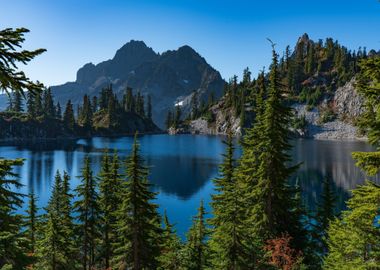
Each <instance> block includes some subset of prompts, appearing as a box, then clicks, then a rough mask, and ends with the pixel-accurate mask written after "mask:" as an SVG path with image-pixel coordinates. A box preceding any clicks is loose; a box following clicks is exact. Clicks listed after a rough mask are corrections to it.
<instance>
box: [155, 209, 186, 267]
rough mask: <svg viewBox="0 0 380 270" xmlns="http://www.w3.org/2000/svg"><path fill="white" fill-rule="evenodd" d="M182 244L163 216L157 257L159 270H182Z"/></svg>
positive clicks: (172, 227)
mask: <svg viewBox="0 0 380 270" xmlns="http://www.w3.org/2000/svg"><path fill="white" fill-rule="evenodd" d="M182 253H183V252H182V243H181V240H180V239H179V237H178V235H177V233H176V231H175V229H174V226H173V225H172V224H170V222H169V219H168V217H167V215H166V212H165V214H164V228H163V232H162V246H161V251H160V256H159V257H158V261H159V267H158V269H160V270H176V269H182V263H183V254H182Z"/></svg>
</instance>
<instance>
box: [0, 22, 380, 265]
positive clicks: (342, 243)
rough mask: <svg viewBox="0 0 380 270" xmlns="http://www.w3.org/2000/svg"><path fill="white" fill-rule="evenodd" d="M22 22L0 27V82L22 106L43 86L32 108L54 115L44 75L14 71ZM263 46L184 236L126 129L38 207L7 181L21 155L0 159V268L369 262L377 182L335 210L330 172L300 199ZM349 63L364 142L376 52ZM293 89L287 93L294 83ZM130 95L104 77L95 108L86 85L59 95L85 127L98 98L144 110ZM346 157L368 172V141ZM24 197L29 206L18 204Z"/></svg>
mask: <svg viewBox="0 0 380 270" xmlns="http://www.w3.org/2000/svg"><path fill="white" fill-rule="evenodd" d="M26 32H27V30H26V29H16V30H12V29H6V30H3V31H1V32H0V37H2V38H1V39H0V42H1V43H0V44H1V46H0V56H1V57H0V72H1V74H2V75H3V76H2V77H1V80H0V88H2V89H4V90H6V91H10V92H12V93H13V95H14V96H20V94H21V96H22V93H24V90H28V96H29V95H30V98H29V99H28V101H29V102H28V104H30V109H31V111H29V113H30V112H32V111H33V112H34V110H35V109H36V110H37V109H39V108H40V106H35V105H33V104H36V103H34V102H31V100H38V99H40V98H39V96H40V97H41V96H42V97H43V98H41V99H42V100H43V102H42V103H43V104H46V105H47V107H46V108H45V109H44V110H42V113H44V114H47V113H49V116H50V117H54V118H60V114H59V113H58V112H59V110H58V108H59V106H56V105H55V106H54V105H52V104H53V103H52V102H50V101H49V100H50V99H51V98H49V90H45V91H43V92H41V89H42V85H40V84H39V83H34V82H32V81H30V80H29V79H28V78H27V77H26V76H25V74H24V73H23V72H22V71H20V73H18V72H19V71H17V68H16V65H15V63H16V62H18V61H21V62H25V63H26V62H28V61H30V60H31V59H32V58H33V57H34V56H37V55H39V54H40V53H42V52H43V50H36V51H22V52H15V51H14V50H13V49H14V47H18V46H20V44H21V43H22V42H23V40H24V33H26ZM316 46H317V45H316ZM340 50H341V49H340ZM272 55H273V57H272V63H271V66H270V69H269V72H268V74H264V73H263V74H262V75H261V76H259V79H258V80H257V91H256V94H255V95H254V96H253V98H252V99H251V100H252V102H254V105H253V106H252V110H253V112H254V115H255V117H254V119H253V120H252V121H254V123H253V124H252V125H251V127H250V128H247V130H246V133H245V135H244V137H243V138H242V140H241V148H242V155H241V156H240V157H239V158H236V157H235V155H234V153H235V147H236V145H234V143H233V140H232V136H231V135H229V136H227V139H226V141H225V144H226V152H225V154H224V155H223V162H222V164H220V169H219V172H220V173H219V177H217V178H216V179H214V186H215V193H214V195H213V197H212V205H211V206H212V217H211V218H210V219H206V217H205V215H206V213H205V207H204V204H203V202H200V206H199V209H198V214H197V215H196V216H194V218H193V225H192V227H191V228H190V229H189V231H188V233H187V237H186V241H182V240H181V239H180V238H179V237H178V236H177V234H176V232H175V228H174V226H173V224H172V223H171V222H170V221H169V220H168V217H167V216H166V215H164V216H160V215H159V214H158V211H157V208H158V205H156V204H155V198H156V196H157V193H155V192H154V191H152V186H151V184H150V182H149V177H148V175H149V169H148V168H147V166H146V165H145V161H144V158H143V157H142V155H141V153H140V146H139V142H138V137H137V136H135V140H134V143H133V147H132V151H131V153H130V154H129V156H128V157H127V159H126V160H120V159H119V157H118V153H116V152H115V153H113V154H110V153H108V151H105V153H104V154H103V159H102V166H101V170H100V172H93V169H92V166H91V161H90V159H89V158H87V159H86V161H85V163H84V164H83V168H82V171H81V175H80V176H79V179H80V181H81V183H80V185H79V186H78V187H77V188H76V189H74V190H71V189H70V179H69V177H68V175H67V173H65V172H60V171H57V173H56V176H55V179H54V185H53V189H52V193H51V198H50V200H49V203H48V205H46V206H45V208H44V211H43V214H42V215H39V213H40V211H38V209H37V206H36V205H37V203H36V201H37V200H38V198H36V196H35V195H34V194H33V193H30V194H28V195H27V197H28V199H26V198H25V196H26V195H25V194H20V193H18V192H17V191H15V189H14V188H17V187H20V184H19V182H18V176H17V175H16V174H15V173H14V172H13V168H14V167H15V166H22V164H23V160H20V159H16V160H7V159H1V160H0V221H1V223H0V269H2V270H6V269H7V270H8V269H378V268H379V265H380V224H379V220H380V219H379V216H380V213H379V209H380V186H378V185H376V184H375V183H373V182H370V181H367V182H366V183H365V184H364V185H362V186H359V187H357V188H356V189H355V190H354V191H353V192H352V197H351V199H349V201H348V202H347V206H348V209H347V210H346V211H343V212H342V213H341V214H340V215H337V213H335V212H334V204H335V195H334V192H333V190H332V188H331V182H330V180H329V179H328V178H326V179H325V181H324V189H323V195H322V196H321V198H320V202H319V206H318V210H317V212H316V213H311V212H309V211H308V210H307V209H306V207H305V206H304V205H303V204H302V199H301V196H300V194H301V193H300V192H301V190H302V186H299V185H297V184H296V185H295V186H292V185H290V184H289V182H288V180H289V177H290V176H291V175H292V174H293V173H294V172H295V171H296V170H297V169H298V167H299V166H298V165H296V166H289V165H288V164H289V161H290V156H289V155H288V152H289V150H290V149H291V145H290V144H289V128H290V125H291V121H292V110H291V108H290V107H289V100H288V98H287V97H288V96H289V89H290V88H289V86H287V85H284V84H283V79H284V77H283V73H282V69H283V65H284V62H283V61H282V60H281V59H280V60H279V57H278V55H277V53H276V51H275V47H274V46H273V54H272ZM324 63H325V62H323V61H316V63H315V65H316V68H320V69H321V70H323V68H325V64H324ZM326 65H327V64H326ZM306 66H307V65H306ZM319 66H320V67H319ZM358 66H359V70H360V72H359V74H358V83H357V86H358V89H359V91H360V92H361V93H362V94H363V96H364V97H365V98H366V112H365V115H364V117H363V118H362V119H361V121H360V123H359V124H360V125H361V127H362V128H363V129H365V130H366V131H367V133H368V137H369V142H370V143H371V144H373V145H374V146H375V147H379V144H380V119H379V115H380V105H379V102H378V101H379V99H380V94H379V93H380V57H379V56H369V57H363V59H361V60H359V61H358ZM347 72H350V71H347ZM20 74H21V76H20ZM337 74H340V72H337ZM339 76H340V75H339ZM346 79H348V77H347V78H345V77H344V78H343V80H346ZM294 91H295V92H293V94H294V95H299V94H300V93H302V90H299V89H298V90H296V89H294ZM323 91H328V89H325V90H323ZM17 93H18V94H17ZM40 93H42V95H41V94H40ZM44 96H46V98H44ZM131 96H132V93H131V91H128V92H127V95H126V98H125V99H123V100H125V102H123V103H122V104H124V107H122V106H119V105H117V104H120V103H119V102H116V101H117V99H116V98H115V97H114V95H113V94H112V90H111V88H107V89H105V90H104V91H103V92H102V95H101V97H100V98H99V105H98V106H95V108H97V110H93V108H94V104H98V102H97V101H96V102H95V101H93V100H92V101H90V100H89V97H85V98H84V104H83V106H81V107H80V108H79V110H78V111H79V113H78V117H77V119H75V117H74V114H73V109H72V108H70V103H68V106H66V109H65V113H64V116H63V117H62V118H63V120H62V121H63V122H64V123H65V124H67V125H69V126H68V127H71V128H75V125H81V126H82V127H83V128H86V127H87V128H88V129H92V128H93V127H94V123H93V122H92V121H91V119H95V118H96V115H97V114H98V113H99V111H102V110H105V109H106V108H107V110H108V111H109V112H108V115H109V116H110V115H114V114H112V112H111V111H112V110H116V111H118V110H120V109H121V110H122V111H124V112H125V111H128V110H134V111H135V112H136V113H138V114H140V115H145V112H144V111H143V110H144V106H143V102H141V97H140V99H139V98H138V95H137V98H133V99H132V98H131ZM17 99H18V98H17ZM17 99H15V100H17ZM231 102H232V101H231ZM245 102H251V101H250V100H247V101H244V103H243V104H245ZM110 104H112V105H110ZM138 104H139V105H138ZM19 105H20V103H19V102H18V101H16V102H13V103H12V109H13V110H14V109H16V110H19V109H20V106H19ZM48 107H49V109H48V110H47V108H48ZM67 107H68V108H69V109H67ZM32 108H33V109H32ZM132 108H133V109H132ZM28 110H29V109H28ZM29 113H28V114H29ZM178 114H180V112H178ZM68 115H69V116H68ZM115 115H116V116H117V114H115ZM147 115H148V116H147V117H148V118H149V106H148V111H147ZM39 116H40V115H39ZM109 116H108V117H109ZM35 117H38V116H37V114H36V116H35ZM111 120H112V117H111ZM111 122H112V123H113V121H111ZM70 125H71V126H70ZM378 149H379V148H378ZM353 157H354V158H355V159H356V160H357V165H358V166H359V167H360V168H362V169H363V170H364V171H365V172H366V173H367V175H369V176H370V175H375V174H377V173H378V172H379V170H380V166H379V164H380V162H379V160H380V154H379V152H378V151H377V152H365V153H353ZM25 202H26V203H27V204H28V207H27V209H28V210H27V212H26V213H25V214H24V215H21V214H18V213H17V209H19V208H20V207H21V206H22V204H23V203H25Z"/></svg>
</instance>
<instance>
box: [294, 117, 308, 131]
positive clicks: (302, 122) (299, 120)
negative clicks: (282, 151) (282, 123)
mask: <svg viewBox="0 0 380 270" xmlns="http://www.w3.org/2000/svg"><path fill="white" fill-rule="evenodd" d="M292 126H293V128H295V129H301V130H304V129H305V128H306V127H307V120H306V117H305V115H304V114H303V115H301V116H299V117H298V116H295V117H294V118H293V123H292Z"/></svg>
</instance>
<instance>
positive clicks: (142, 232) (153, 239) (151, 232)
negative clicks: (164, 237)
mask: <svg viewBox="0 0 380 270" xmlns="http://www.w3.org/2000/svg"><path fill="white" fill-rule="evenodd" d="M126 165H127V171H126V175H127V181H126V186H125V191H124V195H123V202H122V204H121V207H120V209H119V211H118V223H117V236H118V241H117V244H116V249H115V256H114V259H113V262H114V265H115V267H116V268H118V269H126V268H127V269H134V270H140V269H156V268H157V266H158V261H157V260H158V255H159V251H160V246H161V238H160V233H161V228H160V217H159V215H158V213H157V205H155V204H154V203H152V200H154V199H155V196H156V193H154V192H152V191H150V188H151V185H150V184H149V182H148V179H147V175H148V169H147V167H145V165H144V160H143V158H142V157H141V154H140V146H139V144H138V141H137V134H136V136H135V140H134V143H133V146H132V153H131V155H130V156H129V157H128V158H127V162H126Z"/></svg>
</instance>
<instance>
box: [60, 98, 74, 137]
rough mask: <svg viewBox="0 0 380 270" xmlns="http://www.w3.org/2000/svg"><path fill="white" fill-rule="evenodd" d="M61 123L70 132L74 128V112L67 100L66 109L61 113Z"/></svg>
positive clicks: (69, 101)
mask: <svg viewBox="0 0 380 270" xmlns="http://www.w3.org/2000/svg"><path fill="white" fill-rule="evenodd" d="M63 123H64V125H65V127H66V128H67V129H69V130H71V131H73V130H74V128H75V118H74V110H73V105H72V104H71V100H68V101H67V103H66V109H65V112H64V113H63Z"/></svg>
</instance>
